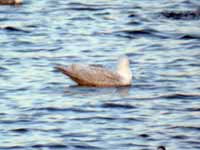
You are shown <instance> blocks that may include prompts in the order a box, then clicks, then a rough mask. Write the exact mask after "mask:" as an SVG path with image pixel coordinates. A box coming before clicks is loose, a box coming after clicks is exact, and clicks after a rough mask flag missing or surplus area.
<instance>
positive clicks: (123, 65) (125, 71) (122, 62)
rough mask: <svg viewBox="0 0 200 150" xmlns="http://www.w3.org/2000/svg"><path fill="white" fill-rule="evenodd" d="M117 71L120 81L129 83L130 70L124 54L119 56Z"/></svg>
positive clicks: (130, 78) (130, 77)
mask: <svg viewBox="0 0 200 150" xmlns="http://www.w3.org/2000/svg"><path fill="white" fill-rule="evenodd" d="M117 73H118V74H119V75H120V76H121V77H122V82H123V83H124V84H127V85H130V84H131V81H132V72H131V69H130V66H129V59H128V57H127V56H126V55H124V56H120V57H119V60H118V66H117Z"/></svg>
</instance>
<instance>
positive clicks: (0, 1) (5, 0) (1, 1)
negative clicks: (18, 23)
mask: <svg viewBox="0 0 200 150" xmlns="http://www.w3.org/2000/svg"><path fill="white" fill-rule="evenodd" d="M21 3H22V0H0V5H19V4H21Z"/></svg>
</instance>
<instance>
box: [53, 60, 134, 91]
mask: <svg viewBox="0 0 200 150" xmlns="http://www.w3.org/2000/svg"><path fill="white" fill-rule="evenodd" d="M55 68H56V69H58V70H59V71H61V72H62V73H63V74H65V75H67V76H68V77H70V78H71V79H72V80H73V81H75V82H76V83H77V84H78V85H81V86H96V87H119V86H130V85H131V82H132V72H131V69H130V67H129V60H128V57H127V56H122V57H120V58H119V60H118V66H117V71H111V70H108V69H106V68H104V67H99V66H94V65H83V64H72V65H70V66H67V67H65V66H62V65H59V66H56V67H55Z"/></svg>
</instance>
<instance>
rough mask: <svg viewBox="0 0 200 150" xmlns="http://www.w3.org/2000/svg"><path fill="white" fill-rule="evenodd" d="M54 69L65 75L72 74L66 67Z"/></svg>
mask: <svg viewBox="0 0 200 150" xmlns="http://www.w3.org/2000/svg"><path fill="white" fill-rule="evenodd" d="M54 68H55V69H56V70H58V71H60V72H62V73H63V74H65V75H69V74H70V73H69V71H68V69H67V68H66V67H65V66H62V65H57V66H55V67H54Z"/></svg>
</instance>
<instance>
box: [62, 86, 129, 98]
mask: <svg viewBox="0 0 200 150" xmlns="http://www.w3.org/2000/svg"><path fill="white" fill-rule="evenodd" d="M130 88H131V87H130V86H127V87H117V88H99V87H86V86H78V85H72V86H69V87H66V88H65V89H64V92H65V94H66V95H68V96H69V95H76V96H77V95H79V96H88V97H90V96H91V97H95V96H99V95H101V97H102V96H110V97H111V98H112V96H115V95H118V96H121V97H127V96H128V95H129V90H130Z"/></svg>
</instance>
